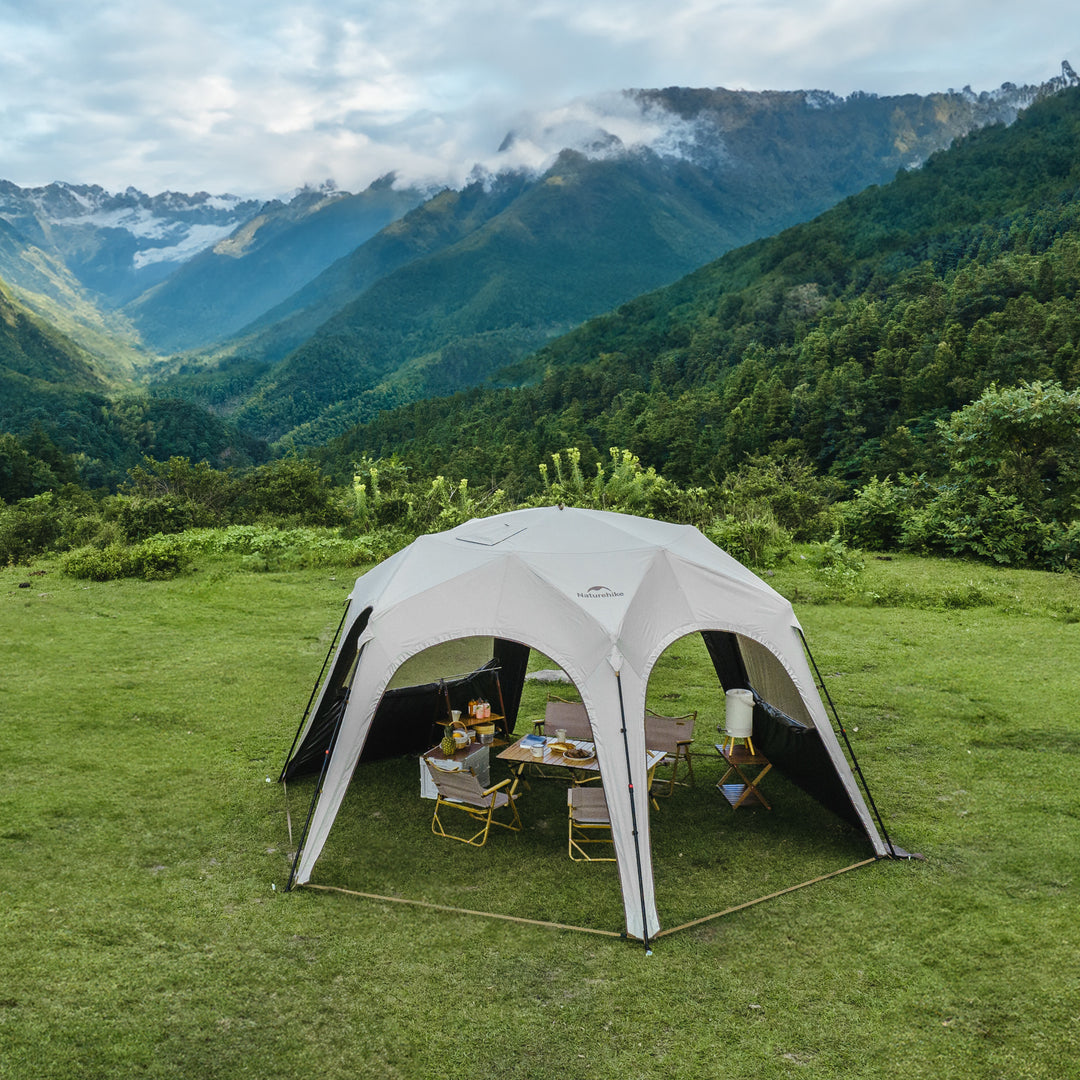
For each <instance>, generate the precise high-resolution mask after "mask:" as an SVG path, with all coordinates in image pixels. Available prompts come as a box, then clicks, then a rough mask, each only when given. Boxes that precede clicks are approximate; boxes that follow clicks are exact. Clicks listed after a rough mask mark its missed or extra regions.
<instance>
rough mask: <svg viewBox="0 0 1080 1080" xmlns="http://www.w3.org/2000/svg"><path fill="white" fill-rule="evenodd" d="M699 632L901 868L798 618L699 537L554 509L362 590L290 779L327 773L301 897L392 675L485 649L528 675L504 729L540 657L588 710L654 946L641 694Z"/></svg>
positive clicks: (390, 565) (662, 525) (629, 891)
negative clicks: (310, 770)
mask: <svg viewBox="0 0 1080 1080" xmlns="http://www.w3.org/2000/svg"><path fill="white" fill-rule="evenodd" d="M694 632H698V633H701V634H702V636H703V637H704V639H705V642H706V645H707V646H708V649H709V652H710V655H711V657H712V659H713V662H714V665H715V667H716V671H717V675H718V678H719V680H720V683H721V685H722V686H723V687H724V689H731V688H733V687H742V688H746V689H750V690H752V691H753V692H754V699H755V708H754V742H755V744H758V745H760V746H761V747H762V749H763V750H764V752H765V753H766V754H767V755H768V757H769V758H770V760H772V762H773V764H774V767H776V768H778V769H779V770H780V771H782V772H784V773H786V774H787V775H788V776H789V777H790V778H791V779H793V780H794V781H795V782H796V783H798V784H800V785H801V786H802V787H804V788H805V789H806V790H807V791H809V792H810V793H811V794H813V795H814V796H815V797H816V798H818V799H819V800H820V801H822V802H823V803H825V804H826V805H828V806H830V807H831V808H832V809H834V810H835V811H837V812H838V813H840V814H842V815H843V816H845V817H846V818H848V820H850V821H852V822H854V823H855V824H856V825H858V826H859V827H861V828H862V829H863V830H864V831H865V833H866V836H867V839H868V840H869V842H870V845H871V846H872V848H873V851H874V853H875V855H877V856H879V857H880V856H884V855H887V854H889V853H890V852H889V850H888V848H887V845H886V843H885V842H883V841H882V839H881V836H880V835H879V833H878V830H877V828H876V827H875V824H874V820H873V818H872V816H871V813H870V811H869V809H868V806H867V803H866V802H865V801H864V798H863V795H862V792H861V791H860V788H859V786H858V784H857V783H856V781H855V777H854V775H853V773H852V769H851V766H850V765H849V763H848V760H847V758H846V757H845V756H844V753H843V752H842V750H841V748H840V745H839V743H838V741H837V738H836V734H835V732H834V729H833V727H832V725H831V723H830V722H829V718H828V716H827V714H826V711H825V707H824V705H823V703H822V700H821V697H820V695H819V693H818V688H817V686H816V684H815V681H814V677H813V672H812V670H811V667H810V662H809V661H808V658H807V652H806V650H805V648H804V646H805V639H804V638H803V634H802V630H801V627H800V626H799V623H798V620H797V619H796V617H795V614H794V611H793V610H792V607H791V604H790V603H789V602H788V601H787V600H785V599H784V597H782V596H781V595H780V594H779V593H777V592H776V591H775V590H774V589H772V588H770V587H769V586H768V585H767V584H766V583H765V582H764V581H762V580H761V579H760V578H759V577H757V575H755V574H753V573H752V572H751V571H750V570H748V569H747V568H746V567H745V566H743V565H742V564H741V563H739V562H738V561H737V560H735V559H733V558H732V557H731V556H730V555H728V554H727V553H726V552H724V551H722V550H721V549H720V548H718V547H717V546H716V545H715V544H713V543H711V542H710V541H709V540H707V539H706V538H705V536H704V535H703V534H702V533H701V532H699V531H698V530H697V529H695V528H693V527H692V526H688V525H673V524H670V523H668V522H663V521H655V520H651V519H646V518H639V517H632V516H628V515H625V514H615V513H609V512H606V511H598V510H582V509H573V508H568V507H567V508H563V507H542V508H536V509H527V510H515V511H512V512H510V513H506V514H500V515H497V516H494V517H490V518H484V519H474V520H472V521H469V522H466V523H465V524H464V525H460V526H458V527H457V528H455V529H451V530H449V531H447V532H443V533H437V534H434V535H429V536H422V537H420V538H419V539H417V540H416V541H415V542H414V543H412V544H410V545H409V546H408V547H406V548H404V549H402V550H401V551H399V552H398V553H397V554H396V555H393V556H392V557H391V558H389V559H387V560H386V561H385V562H383V563H381V564H380V565H378V566H376V567H374V568H373V569H372V570H370V571H369V572H368V573H366V574H365V575H364V576H363V577H361V578H360V579H359V580H358V581H357V582H356V585H355V587H354V588H353V591H352V593H351V595H350V597H349V604H348V608H347V611H346V615H345V618H344V620H343V633H342V634H341V637H340V644H339V645H338V647H337V651H336V654H335V656H334V659H333V662H332V664H331V666H330V673H329V674H328V676H327V678H326V680H325V681H324V682H323V684H322V687H321V690H320V691H319V694H318V697H317V698H316V699H315V703H314V707H313V708H311V709H310V710H309V712H308V716H307V718H306V720H305V721H304V722H303V723H302V726H301V730H300V731H299V732H298V733H297V738H296V739H295V740H294V743H293V748H292V750H291V751H290V754H289V758H288V760H287V762H286V764H285V767H284V769H283V770H282V778H283V779H284V778H287V777H288V776H289V775H291V771H290V770H291V769H292V768H293V767H295V765H296V764H297V763H298V762H300V761H301V760H303V759H305V758H307V759H308V760H310V759H311V757H312V754H313V752H314V754H315V756H316V757H317V758H318V759H320V760H321V761H323V762H324V763H325V764H324V766H323V769H322V775H321V778H320V783H319V785H318V787H317V791H316V794H315V798H314V800H313V803H312V809H311V813H310V815H309V818H308V823H307V827H306V829H305V832H304V835H303V837H302V838H301V841H300V845H299V849H298V851H297V855H296V861H295V863H294V866H293V872H292V875H291V878H290V882H289V884H290V887H291V886H292V885H301V884H304V883H306V882H308V881H309V880H310V877H311V873H312V870H313V868H314V866H315V863H316V860H317V859H318V858H319V855H320V853H321V852H322V850H323V847H324V845H325V843H326V840H327V836H328V834H329V832H330V828H331V825H332V824H333V822H334V817H335V815H336V814H337V812H338V808H339V806H340V805H341V801H342V798H343V797H344V794H345V790H346V788H347V787H348V785H349V783H350V781H351V780H352V778H353V773H354V770H355V769H356V765H357V763H358V761H359V760H360V758H361V754H362V753H363V752H364V748H365V744H366V743H367V741H368V739H369V737H370V736H371V732H372V727H373V720H374V719H375V718H376V714H377V712H378V711H379V710H380V703H381V702H382V703H383V706H384V708H385V704H386V703H385V700H384V698H388V697H389V695H387V694H386V691H387V686H388V684H389V683H390V680H391V678H392V677H393V675H394V673H395V672H396V671H397V669H398V668H399V667H400V666H401V665H402V664H403V663H404V662H405V661H406V660H408V659H409V658H410V657H412V656H415V655H416V654H417V653H419V652H421V651H422V650H424V649H428V648H431V647H432V646H435V645H438V644H440V643H443V642H447V641H452V640H454V639H458V638H469V637H485V636H487V637H491V638H492V639H493V640H494V642H495V648H496V651H497V652H498V650H499V649H500V648H501V649H502V650H503V652H504V655H509V656H512V657H514V658H516V660H517V661H518V662H517V663H513V664H511V665H510V668H511V669H512V670H511V671H510V673H509V675H508V677H507V678H506V679H505V680H504V692H505V695H506V697H507V699H508V700H509V701H510V702H511V703H512V704H511V706H508V710H507V711H508V713H511V714H512V713H515V712H516V706H514V705H513V703H516V702H517V701H518V700H519V698H520V690H521V679H522V678H523V677H524V670H525V664H524V663H523V662H520V661H521V657H522V655H524V657H525V658H527V656H528V650H529V649H530V648H536V649H539V650H540V651H541V652H542V653H543V654H545V655H546V656H548V657H550V658H551V659H552V660H553V661H555V662H556V663H558V664H559V665H560V666H561V667H562V669H563V671H565V672H566V673H567V675H569V677H570V678H571V679H572V680H573V682H574V684H575V686H576V687H577V689H578V691H579V692H580V694H581V699H582V701H583V702H584V704H585V707H586V710H587V711H588V715H589V718H590V722H591V724H592V730H593V735H594V740H595V744H596V755H597V759H598V762H599V766H600V771H601V776H602V781H603V785H604V791H605V793H606V796H607V802H608V807H609V812H610V816H611V825H612V834H613V839H614V845H615V854H616V859H617V863H618V871H619V878H620V883H621V887H622V895H623V906H624V911H625V916H626V931H627V934H628V935H629V936H632V937H635V938H640V939H643V940H645V941H646V942H648V939H649V938H650V937H651V936H653V935H654V934H655V933H656V932H657V931H658V930H659V928H660V920H659V917H658V914H657V910H656V902H655V897H654V891H653V868H652V858H651V853H650V834H649V809H648V790H647V780H646V775H645V729H644V714H645V694H646V687H647V685H648V680H649V674H650V672H651V671H652V668H653V665H654V664H655V663H656V661H657V660H658V658H659V657H660V655H661V653H663V651H664V649H665V648H667V646H668V645H670V644H671V643H672V642H674V641H676V640H677V639H679V638H681V637H683V636H685V635H687V634H690V633H694ZM391 693H393V692H391ZM399 716H401V717H405V716H407V710H406V711H404V712H400V713H399ZM512 719H513V716H511V720H512ZM400 722H401V723H403V724H404V723H406V721H405V720H403V719H402V720H401V721H400ZM429 733H430V726H428V728H427V731H426V732H425V733H424V736H423V737H425V738H426V737H427V735H428V734H429Z"/></svg>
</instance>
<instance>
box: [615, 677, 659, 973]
mask: <svg viewBox="0 0 1080 1080" xmlns="http://www.w3.org/2000/svg"><path fill="white" fill-rule="evenodd" d="M615 685H616V686H617V687H618V688H619V717H620V719H621V720H622V737H623V749H624V750H625V751H626V775H627V777H631V773H630V739H629V737H628V735H627V733H626V706H625V705H624V704H623V692H622V675H621V674H620V673H619V672H618V671H616V672H615ZM628 790H629V792H630V820H631V823H632V825H633V829H634V854H635V856H636V857H637V875H638V892H639V894H640V895H641V940H642V942H643V944H644V945H645V952H646V954H648V955H650V956H651V955H652V948H651V946H650V944H649V916H648V914H647V911H646V904H645V878H644V875H643V874H642V872H641V842H640V838H639V837H638V823H637V807H636V806H635V805H634V781H633V779H632V777H631V779H630V782H629V787H628Z"/></svg>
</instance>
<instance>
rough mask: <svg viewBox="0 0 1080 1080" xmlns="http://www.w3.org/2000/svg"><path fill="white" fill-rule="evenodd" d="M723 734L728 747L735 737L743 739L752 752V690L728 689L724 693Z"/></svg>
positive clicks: (732, 743)
mask: <svg viewBox="0 0 1080 1080" xmlns="http://www.w3.org/2000/svg"><path fill="white" fill-rule="evenodd" d="M724 734H725V735H726V736H727V743H728V746H729V747H732V746H734V745H735V740H736V739H744V740H745V741H746V743H747V745H748V746H749V747H750V752H751V753H753V752H754V743H753V739H752V736H753V734H754V692H753V691H752V690H729V691H728V692H727V693H726V694H725V695H724Z"/></svg>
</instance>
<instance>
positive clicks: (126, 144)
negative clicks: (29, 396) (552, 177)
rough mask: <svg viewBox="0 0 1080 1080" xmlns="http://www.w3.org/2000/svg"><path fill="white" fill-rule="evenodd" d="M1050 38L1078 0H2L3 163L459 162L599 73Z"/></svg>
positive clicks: (352, 166) (773, 78) (984, 57)
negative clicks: (76, 0) (29, 0)
mask: <svg viewBox="0 0 1080 1080" xmlns="http://www.w3.org/2000/svg"><path fill="white" fill-rule="evenodd" d="M1063 59H1068V60H1070V61H1071V62H1072V64H1073V66H1074V67H1076V68H1077V69H1078V70H1080V5H1078V4H1077V2H1076V0H1025V2H1024V3H1018V2H1017V0H375V2H373V0H319V2H318V3H307V2H303V0H299V2H298V0H291V2H282V0H228V2H227V3H222V0H182V2H178V0H83V2H82V3H79V4H75V3H72V2H70V0H32V3H27V2H26V0H0V179H6V180H10V181H13V182H14V183H16V184H19V185H20V186H23V187H30V186H35V185H38V184H45V183H48V182H50V181H52V180H66V181H70V182H73V183H97V184H100V185H102V186H103V187H105V188H107V189H109V190H121V189H123V188H125V187H127V186H128V185H133V186H135V187H138V188H140V189H141V190H143V191H147V192H150V193H156V192H159V191H163V190H169V189H171V190H176V191H185V192H192V191H196V190H206V191H211V192H214V193H223V192H226V191H228V192H233V193H236V194H241V195H262V196H267V195H276V194H281V193H284V192H286V191H288V190H290V189H293V188H296V187H298V186H300V185H302V184H304V183H319V182H321V181H323V180H325V179H327V178H333V179H334V180H336V182H337V183H338V185H339V186H340V187H343V188H347V189H348V190H354V191H355V190H358V189H359V188H362V187H364V186H366V184H367V183H369V182H370V181H371V180H372V179H374V178H375V177H377V176H379V175H381V174H383V173H385V172H387V171H389V170H392V169H396V170H398V171H399V172H400V173H401V174H403V175H407V176H409V177H410V178H419V179H425V180H429V181H432V182H442V181H450V182H454V181H458V180H460V179H461V178H462V177H463V176H464V175H465V174H466V173H467V172H468V171H469V169H470V168H471V166H472V165H473V164H474V163H476V162H483V161H490V160H491V158H492V155H493V153H494V151H495V150H496V148H497V147H498V145H499V143H500V142H501V141H502V138H503V136H504V135H505V133H506V132H507V130H509V129H510V128H511V127H512V126H515V125H517V124H519V123H521V122H522V120H521V118H522V116H523V115H524V114H526V113H531V114H537V113H539V114H552V115H558V114H559V112H560V110H562V111H563V113H564V114H565V112H566V106H567V105H568V103H571V102H574V101H579V100H580V99H583V98H584V99H588V98H590V97H591V96H593V95H598V94H603V93H605V92H608V91H614V90H620V89H624V88H629V87H663V86H672V85H682V86H725V87H728V88H731V89H747V90H766V89H776V90H796V89H823V90H831V91H833V92H834V93H837V94H841V95H844V94H848V93H850V92H852V91H853V90H866V91H871V92H875V93H878V94H892V93H903V92H912V91H913V92H917V93H928V92H931V91H935V90H946V89H949V88H950V87H951V88H956V89H960V88H961V87H963V86H965V85H970V86H971V87H972V88H973V89H974V90H976V91H980V90H992V89H995V88H996V87H998V86H1000V85H1001V84H1002V83H1003V82H1006V81H1008V82H1014V83H1021V84H1022V83H1040V82H1043V81H1045V80H1046V79H1048V78H1050V77H1051V76H1054V75H1056V74H1058V72H1059V70H1060V64H1061V61H1062V60H1063ZM571 111H572V109H571Z"/></svg>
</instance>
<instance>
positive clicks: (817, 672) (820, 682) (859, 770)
mask: <svg viewBox="0 0 1080 1080" xmlns="http://www.w3.org/2000/svg"><path fill="white" fill-rule="evenodd" d="M795 629H796V630H798V631H799V637H801V638H802V643H803V648H804V649H805V650H806V655H807V656H808V657H810V663H811V664H812V665H813V668H814V674H815V675H816V676H817V681H818V685H819V686H820V687H821V689H822V691H823V692H824V694H825V700H826V701H827V702H828V703H829V708H830V709H831V710H832V714H833V717H834V718H835V720H836V726H837V727H838V728H839V729H840V734H841V735H843V736H844V745H845V746H846V747H847V752H848V754H849V755H850V756H851V763H852V765H854V766H855V772H856V773H857V774H858V777H859V780H860V781H861V783H862V786H863V791H865V792H866V797H867V798H868V799H869V800H870V809H871V810H873V811H874V817H876V818H877V823H878V825H879V826H880V827H881V835H882V836H883V837H884V838H885V843H886V845H887V846H888V849H889V852H890V853H891V854H892V857H893V858H894V859H898V858H900V857H901V856H900V855H899V854H898V853H897V851H896V848H895V847H893V842H892V840H891V839H890V838H889V830H888V829H886V828H885V822H884V821H883V820H882V818H881V813H880V812H879V811H878V808H877V803H875V802H874V796H873V794H871V792H870V785H869V784H868V783H867V782H866V777H865V776H863V771H862V768H861V766H860V765H859V759H858V758H857V757H856V756H855V748H854V747H853V746H852V745H851V740H850V739H849V738H848V733H847V730H846V729H845V728H844V722H843V721H842V720H841V719H840V714H839V713H838V712H837V711H836V706H835V705H834V704H833V699H832V697H831V695H830V694H829V688H828V687H827V686H826V685H825V680H824V679H823V678H822V676H821V672H820V670H818V666H817V661H816V660H815V659H814V654H813V653H812V652H811V651H810V643H809V642H808V641H807V640H806V635H805V634H804V633H803V632H802V627H799V626H797V627H796V628H795Z"/></svg>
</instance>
